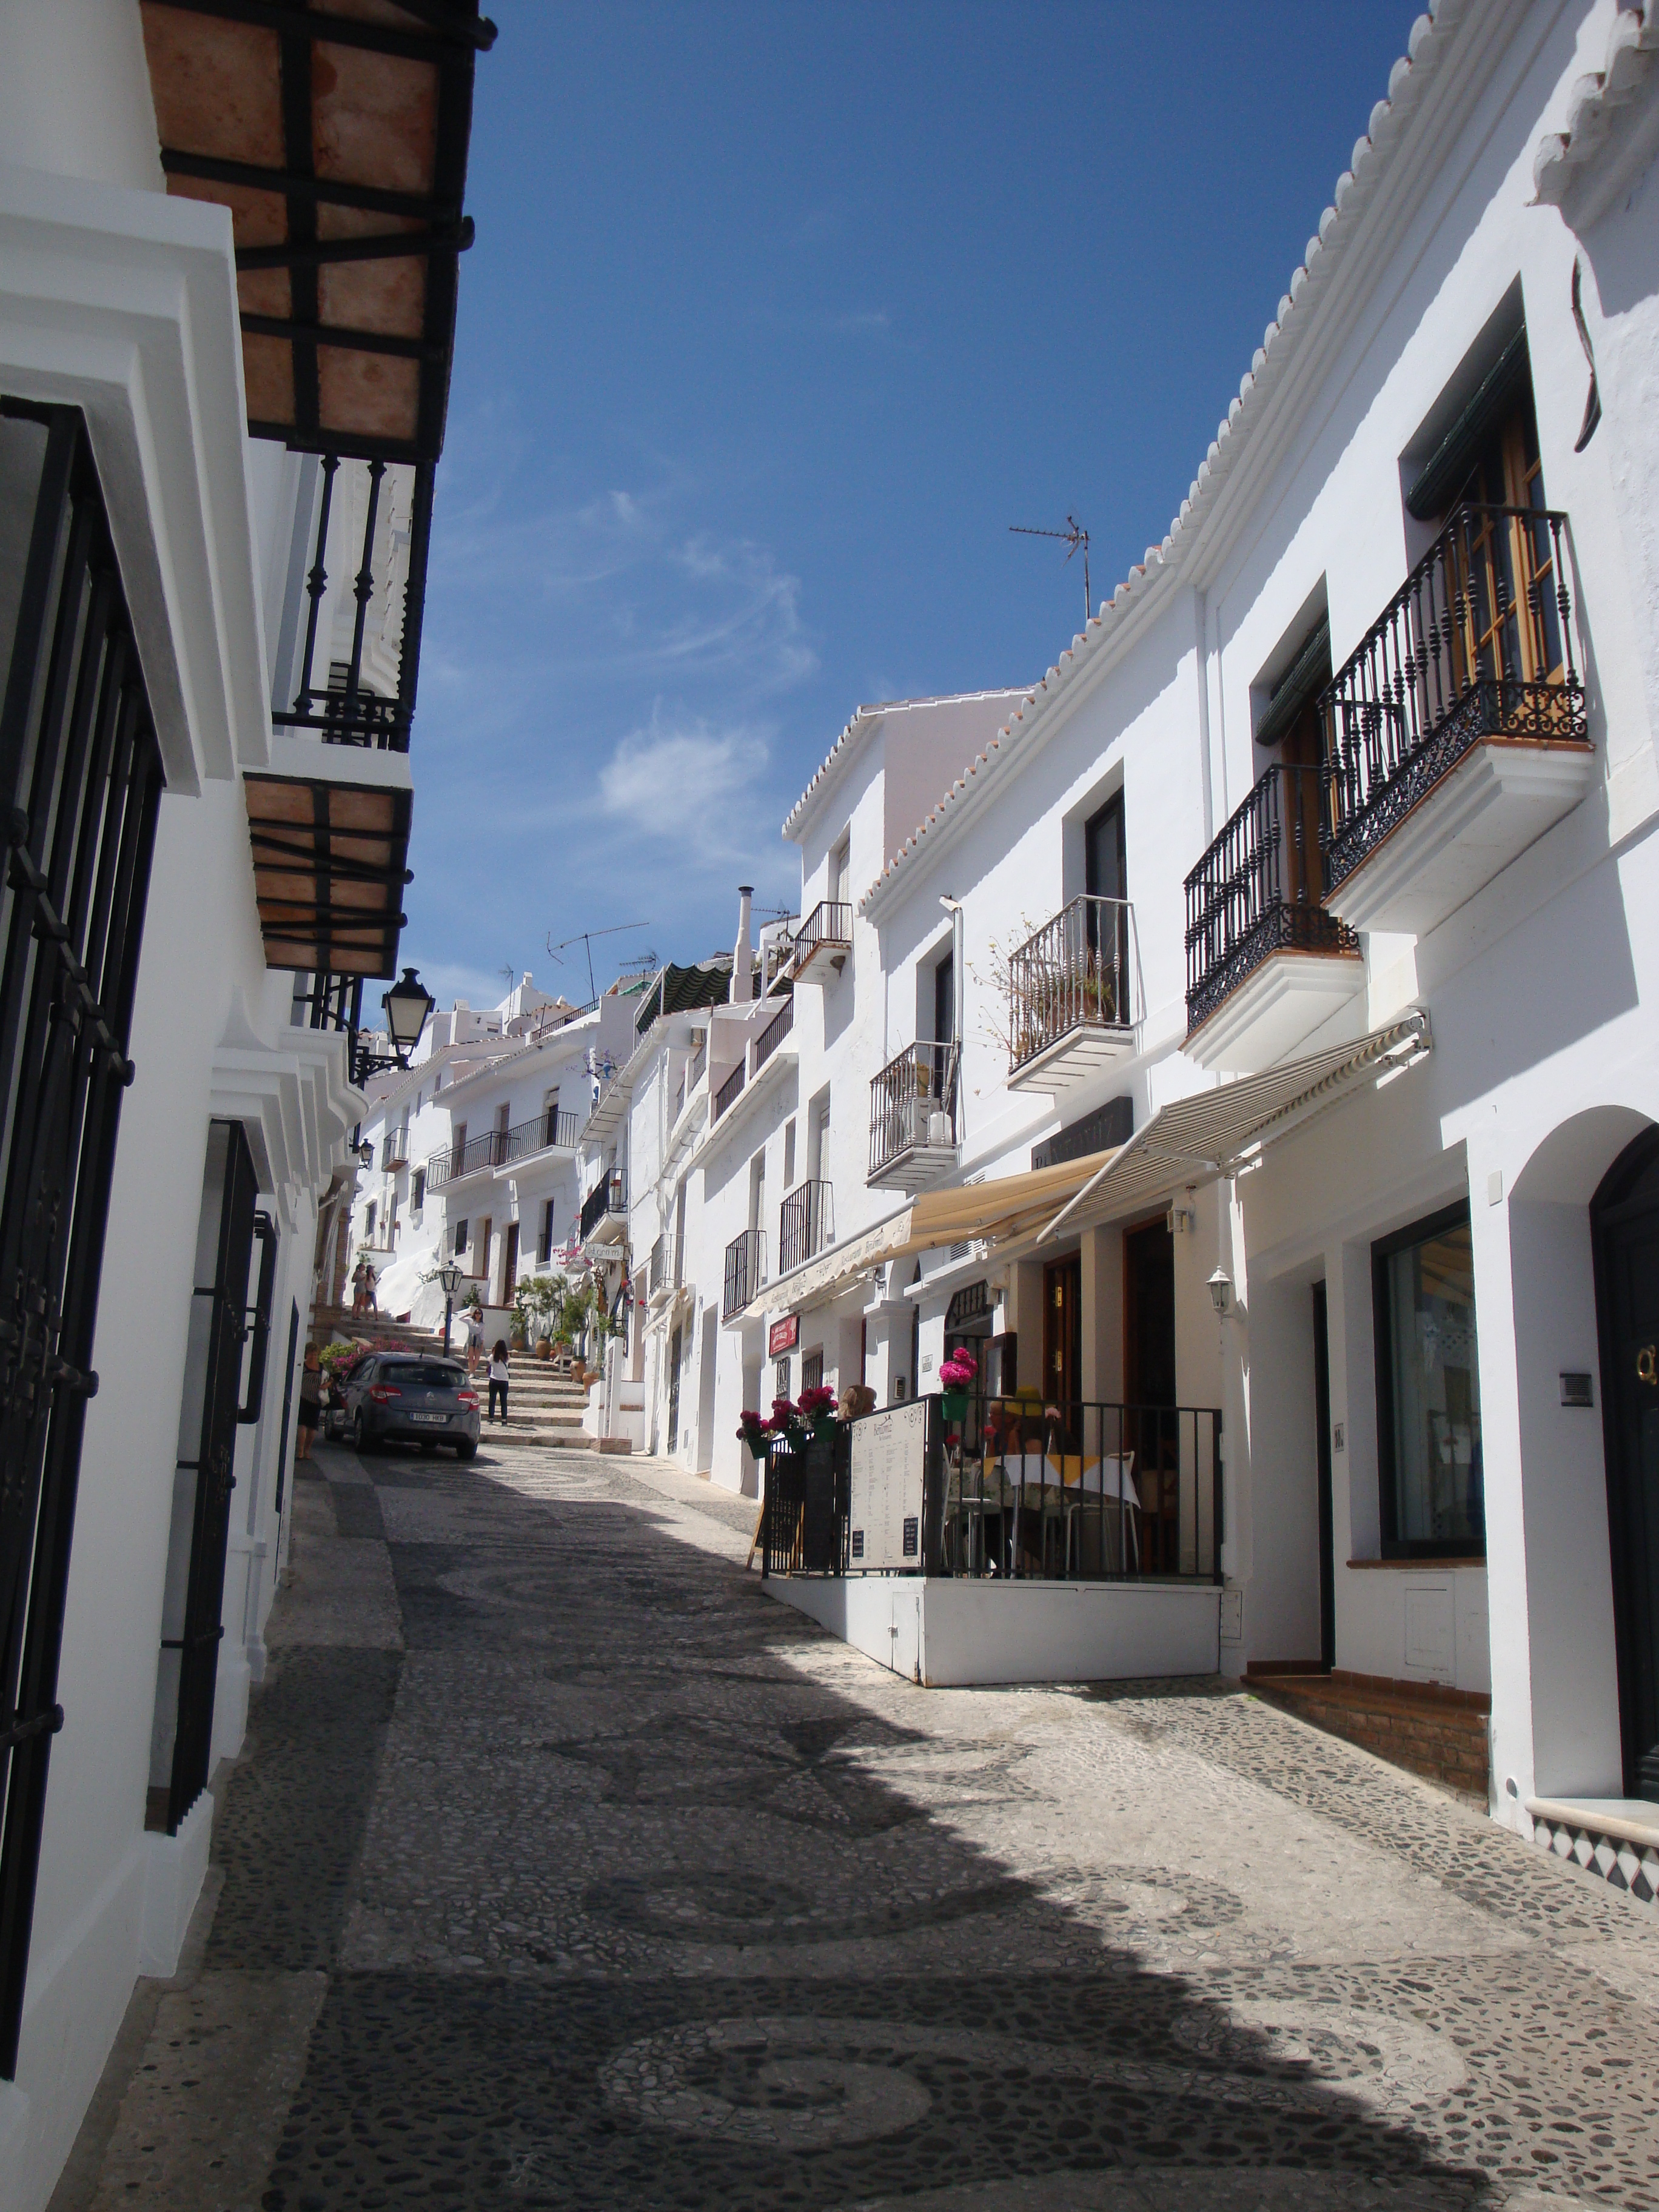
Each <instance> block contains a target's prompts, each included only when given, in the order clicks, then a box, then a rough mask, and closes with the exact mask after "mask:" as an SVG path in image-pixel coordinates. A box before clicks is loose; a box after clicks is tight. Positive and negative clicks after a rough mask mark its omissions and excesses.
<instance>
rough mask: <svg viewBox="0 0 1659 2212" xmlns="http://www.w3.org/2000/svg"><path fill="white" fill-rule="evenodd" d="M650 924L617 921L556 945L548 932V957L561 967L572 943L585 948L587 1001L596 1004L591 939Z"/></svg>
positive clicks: (597, 992)
mask: <svg viewBox="0 0 1659 2212" xmlns="http://www.w3.org/2000/svg"><path fill="white" fill-rule="evenodd" d="M650 926H651V925H650V924H649V923H648V922H644V921H618V922H616V923H614V924H613V925H612V926H611V928H609V929H584V930H581V931H580V932H579V933H578V934H577V935H576V936H574V937H567V938H564V939H561V941H560V942H559V943H558V944H557V945H555V943H554V942H553V939H552V934H551V933H549V935H548V939H547V950H548V954H549V957H550V958H552V959H554V960H556V961H557V962H558V963H559V965H560V967H561V968H562V967H563V965H564V960H563V957H562V956H563V955H564V954H565V953H567V952H568V951H569V950H570V948H571V946H572V945H582V946H584V947H585V948H586V953H587V996H588V1001H589V1003H590V1004H591V1005H594V1006H597V1005H598V1003H599V990H598V987H597V986H596V985H595V983H594V981H593V939H595V938H596V937H623V936H625V935H626V934H627V933H628V932H629V930H630V929H648V928H649V927H650ZM653 957H654V956H653Z"/></svg>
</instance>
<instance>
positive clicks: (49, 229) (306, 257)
mask: <svg viewBox="0 0 1659 2212" xmlns="http://www.w3.org/2000/svg"><path fill="white" fill-rule="evenodd" d="M411 28H412V30H413V33H414V35H415V36H416V38H417V39H418V38H419V37H420V35H421V33H420V27H419V26H418V25H414V24H413V23H412V21H411ZM381 38H382V33H381V32H380V30H378V29H377V28H376V27H374V26H368V25H366V26H364V27H363V40H364V43H363V45H362V48H361V52H362V55H363V57H364V59H363V63H362V69H363V71H364V74H365V77H366V79H367V81H368V82H367V89H368V92H369V94H370V95H371V96H370V100H369V105H370V106H371V107H372V106H374V99H373V96H372V95H373V91H374V72H375V70H376V69H377V68H378V67H379V66H380V63H379V60H378V59H377V40H380V39H381ZM3 39H4V49H5V58H4V66H3V69H0V686H3V690H0V757H3V763H4V769H3V773H4V776H5V779H6V805H7V808H8V810H9V811H8V817H7V819H8V823H9V838H10V847H11V857H10V860H9V869H8V874H7V883H6V889H5V892H4V904H3V908H0V933H3V935H4V940H5V958H4V963H3V965H4V969H5V973H6V975H7V978H8V981H7V984H6V987H5V995H4V998H3V1003H0V1058H3V1062H4V1066H5V1068H6V1077H5V1100H6V1103H5V1109H4V1115H3V1121H0V1243H3V1245H4V1248H5V1250H6V1252H7V1255H8V1258H7V1271H6V1273H7V1283H8V1288H7V1291H6V1294H5V1301H4V1306H5V1311H4V1315H3V1316H0V1325H3V1332H4V1336H5V1341H6V1344H7V1346H8V1352H7V1364H6V1370H5V1376H4V1382H3V1390H4V1411H5V1421H4V1424H3V1429H4V1434H5V1442H4V1444H3V1447H0V1451H3V1466H0V1499H3V1505H0V1591H3V1595H0V1612H3V1615H4V1619H5V1621H6V1628H5V1632H4V1636H3V1638H0V1649H3V1650H4V1651H5V1653H6V1658H5V1661H4V1665H5V1667H6V1669H7V1672H6V1676H5V1680H4V1681H3V1683H0V1716H3V1729H0V1805H3V1824H0V1836H3V1842H0V1856H3V1866H0V1897H3V1899H4V1902H3V1905H0V1923H3V1924H0V2205H3V2206H4V2207H6V2208H7V2212H11V2208H14V2207H15V2208H18V2209H19V2212H35V2208H38V2207H39V2206H40V2205H43V2204H44V2203H46V2201H47V2199H48V2197H50V2195H51V2192H52V2187H53V2185H54V2182H55V2180H56V2179H57V2176H58V2171H59V2169H60V2167H61V2166H62V2164H63V2161H64V2157H65V2155H66V2154H67V2152H68V2150H69V2148H70V2145H71V2144H72V2142H73V2141H74V2138H75V2135H76V2130H77V2128H78V2126H79V2125H80V2123H81V2120H82V2115H83V2113H84V2112H85V2110H86V2107H87V2104H88V2100H89V2098H90V2097H91V2095H92V2093H93V2091H94V2087H95V2086H96V2084H97V2081H98V2079H99V2076H100V2072H101V2069H102V2068H103V2065H104V2063H105V2059H106V2055H107V2053H108V2051H109V2049H110V2045H111V2043H112V2039H113V2038H114V2036H115V2033H116V2031H117V2029H118V2027H119V2024H120V2021H121V2019H122V2015H123V2014H124V2012H125V2008H126V2005H127V2002H128V1999H129V1996H130V1995H131V1990H132V1986H133V1983H134V1979H135V1977H136V1976H137V1975H138V1974H139V1973H141V1972H145V1973H151V1974H167V1973H170V1972H173V1970H174V1968H175V1966H176V1965H177V1960H178V1956H179V1945H180V1942H181V1941H182V1938H183V1936H184V1932H185V1927H186V1924H187V1923H188V1921H189V1919H190V1917H191V1911H192V1910H193V1909H194V1907H195V1905H196V1902H197V1896H198V1893H199V1891H200V1887H201V1883H202V1878H203V1875H204V1869H205V1867H206V1863H207V1857H208V1842H209V1834H210V1825H211V1820H212V1817H213V1798H212V1796H211V1794H210V1792H209V1791H208V1790H207V1788H206V1784H207V1782H208V1778H209V1777H210V1774H211V1773H212V1771H213V1769H214V1767H215V1766H216V1764H217V1763H218V1762H219V1761H220V1760H221V1759H224V1758H225V1757H227V1756H229V1755H231V1754H233V1753H235V1751H236V1750H237V1749H238V1747H240V1743H241V1741H242V1736H243V1732H244V1726H245V1720H246V1702H247V1693H248V1689H249V1686H250V1684H251V1683H252V1681H255V1680H258V1678H259V1676H260V1674H261V1673H262V1671H263V1668H264V1640H263V1639H264V1626H265V1620H266V1616H267V1613H268V1612H269V1609H270V1602H271V1599H272V1595H273V1594H274V1591H275V1588H276V1578H277V1576H278V1574H279V1572H280V1570H281V1566H282V1562H283V1556H284V1553H285V1548H286V1544H287V1539H288V1528H289V1507H290V1504H291V1496H292V1480H293V1468H292V1461H293V1452H294V1442H295V1426H296V1423H297V1413H298V1396H299V1390H298V1378H299V1370H300V1366H301V1358H302V1353H303V1348H304V1345H305V1342H306V1340H307V1332H308V1328H309V1322H310V1314H311V1308H312V1303H313V1290H314V1287H315V1269H316V1267H317V1263H318V1260H319V1220H320V1221H323V1222H326V1220H327V1219H328V1218H330V1217H331V1213H332V1212H334V1211H337V1206H338V1202H339V1196H340V1194H341V1192H342V1191H343V1188H345V1187H346V1186H347V1183H348V1182H349V1172H350V1165H351V1159H350V1146H351V1142H352V1138H353V1133H354V1130H355V1127H356V1123H357V1121H358V1119H359V1117H360V1115H361V1114H362V1105H363V1101H362V1092H361V1091H360V1089H359V1088H357V1087H356V1085H355V1083H354V1081H353V1076H354V1073H356V1072H360V1070H359V1069H356V1068H354V1059H353V1047H354V1043H355V1039H354V1038H353V1037H352V1036H349V1034H347V1033H346V1021H347V1018H348V1017H349V1018H351V1019H353V1020H355V1017H356V1011H357V1007H358V1005H359V1001H360V1000H361V996H362V990H363V987H364V985H365V982H366V981H367V979H370V978H374V977H380V976H386V977H389V976H390V975H392V974H393V973H395V969H393V967H392V964H391V963H392V956H393V955H395V951H396V948H397V942H398V927H399V926H400V923H401V920H402V917H401V915H400V913H399V911H398V908H399V906H400V903H401V892H402V886H403V884H404V881H405V880H406V874H405V870H406V850H407V843H408V831H409V820H410V803H411V779H410V771H409V763H408V752H407V748H408V732H409V726H410V717H411V715H412V712H413V702H414V671H415V658H416V651H417V648H418V638H417V636H416V635H415V626H414V624H413V623H411V616H417V615H418V608H419V605H420V599H421V592H422V588H423V576H424V564H425V532H426V530H427V527H428V522H429V516H430V506H431V489H432V465H433V463H434V461H435V456H436V453H437V450H438V445H439V443H440V441H441V428H442V410H443V399H444V393H445V390H446V389H447V375H448V355H447V345H448V329H449V322H448V317H447V309H449V308H451V307H453V274H454V261H453V251H452V252H450V255H449V260H448V266H447V270H445V269H441V268H438V267H436V266H435V263H436V262H437V261H439V260H441V258H442V257H441V255H434V256H430V257H427V256H415V257H412V258H407V257H406V258H403V259H400V261H399V264H398V265H399V268H400V269H401V270H404V272H405V275H406V276H408V278H409V283H408V285H407V287H406V289H405V304H406V305H407V307H408V309H409V313H410V315H411V316H412V317H413V318H414V319H415V320H416V327H415V328H412V329H411V328H409V327H407V325H406V323H400V320H399V317H400V315H401V314H402V312H403V311H402V310H401V309H400V310H399V311H398V313H394V314H393V315H392V318H391V319H390V321H389V322H383V324H382V326H381V328H380V330H379V331H375V332H371V333H368V343H366V344H363V345H361V346H360V345H358V344H356V340H357V339H359V338H362V337H364V333H363V332H362V331H361V330H358V329H356V327H355V325H353V303H352V301H351V299H350V298H349V293H350V289H351V286H352V284H354V283H356V282H357V281H358V277H357V276H353V275H350V274H349V273H348V276H346V277H345V278H343V280H342V285H343V289H341V290H339V291H337V292H334V293H333V294H332V295H331V297H332V301H333V305H332V310H331V312H332V313H333V316H334V319H335V320H336V321H337V322H339V323H340V324H342V325H346V326H349V327H347V328H346V329H345V331H344V336H343V340H342V343H339V344H336V345H332V346H331V344H330V343H329V342H328V340H327V338H326V337H319V333H320V332H322V331H323V330H324V328H325V322H326V320H327V318H326V317H325V318H324V319H322V320H319V301H318V297H317V288H316V286H315V285H314V283H311V284H307V282H306V281H305V280H304V279H303V278H300V277H296V276H295V274H294V272H295V271H296V270H305V269H308V270H313V272H314V270H315V269H316V268H317V267H318V266H319V265H322V266H328V265H331V256H330V253H329V252H328V251H327V248H326V239H324V240H321V241H319V239H318V234H317V231H316V229H315V228H314V225H313V228H309V229H306V230H304V232H303V235H301V229H300V228H295V230H294V231H292V232H290V231H289V228H288V222H289V217H290V216H291V215H292V212H293V211H292V210H290V209H289V205H288V203H287V199H286V197H285V191H284V186H283V181H282V180H283V178H285V177H289V176H290V175H291V174H292V173H293V172H294V171H295V169H296V168H301V167H305V166H306V164H307V163H309V161H310V159H311V152H310V149H306V152H305V155H304V159H303V161H301V159H300V157H299V156H298V155H297V153H296V149H295V148H294V147H293V146H292V145H289V147H288V148H287V149H285V150H284V149H282V148H281V146H280V144H279V143H278V141H279V139H280V131H281V127H282V125H281V123H280V118H281V114H282V104H281V90H280V86H279V85H278V84H277V82H276V76H275V64H274V61H273V63H272V72H271V74H270V76H268V77H261V76H259V75H258V71H257V70H254V71H253V72H252V74H250V72H249V70H248V68H247V67H246V62H247V55H248V52H249V50H248V48H247V47H246V44H244V45H243V46H240V47H239V46H238V45H237V40H236V37H235V32H234V27H230V26H227V25H225V24H223V23H222V22H219V21H216V20H214V19H212V18H210V17H208V16H205V15H194V14H190V13H186V12H183V11H175V10H171V9H166V8H161V7H155V8H140V7H137V6H134V5H131V4H127V0H50V4H31V3H30V0H22V3H21V4H17V5H15V6H13V7H11V8H9V9H8V10H7V11H6V17H5V24H4V33H3ZM271 52H272V54H273V55H274V52H275V44H274V42H273V44H272V47H271ZM239 56H240V59H239ZM401 65H403V66H404V67H413V68H415V69H425V70H428V71H429V72H430V74H431V77H432V82H433V84H434V86H435V87H438V86H440V85H441V86H442V88H443V96H444V97H446V98H448V97H453V96H457V72H458V71H459V72H460V73H461V74H462V75H464V76H465V87H464V88H462V89H463V90H464V92H465V94H466V96H469V97H470V88H471V69H472V58H471V54H470V53H469V54H467V55H465V57H464V58H457V57H456V55H455V54H454V53H453V52H451V51H450V50H448V49H442V50H441V49H440V48H439V46H436V45H434V46H433V47H432V49H431V51H430V52H429V53H428V54H425V55H423V56H422V57H416V56H410V55H406V56H405V57H404V62H403V64H401ZM364 89H365V85H364V83H363V82H359V84H358V88H357V93H356V94H351V93H348V94H346V95H345V96H346V100H347V104H348V105H350V104H351V103H352V101H353V100H356V99H357V98H359V97H360V96H361V95H362V93H363V91H364ZM287 124H288V127H289V128H290V130H291V131H298V129H299V120H298V118H297V117H295V116H294V115H292V114H289V117H288V118H287ZM265 125H270V131H268V132H267V133H266V137H265V139H264V140H263V141H261V140H260V139H259V131H260V130H261V129H264V126H265ZM256 126H258V127H257V128H256ZM272 132H275V133H276V137H274V138H273V137H271V135H270V134H271V133H272ZM240 134H246V135H240ZM458 149H459V154H458ZM386 150H387V149H386V148H385V146H384V145H380V146H379V147H378V149H377V144H376V141H375V137H374V127H373V125H372V124H371V126H370V127H369V128H368V131H366V133H365V134H364V135H363V136H362V137H361V138H360V139H358V140H357V141H356V158H357V159H358V160H360V161H362V162H364V163H365V164H366V165H367V168H368V170H373V168H374V162H375V161H376V160H377V159H379V158H380V155H382V154H384V153H386ZM415 150H416V165H417V166H418V161H419V149H415ZM427 150H428V154H430V155H431V157H432V160H433V161H434V162H436V161H437V160H438V155H437V153H436V150H435V148H429V149H427ZM409 154H410V147H409V146H408V145H407V144H406V143H404V142H401V141H400V142H399V147H398V159H399V160H400V161H404V162H405V164H407V161H408V156H409ZM267 156H269V157H270V158H269V159H267ZM458 158H459V164H460V167H459V173H449V174H439V173H437V172H436V170H434V173H433V174H432V175H431V176H430V178H429V179H428V189H430V190H431V191H434V192H435V193H438V194H450V195H453V198H454V199H455V201H456V202H457V204H459V196H460V189H461V185H462V183H463V181H464V169H465V127H464V123H463V127H462V128H461V130H460V131H459V137H456V138H453V139H452V141H451V142H450V144H449V147H448V149H447V152H446V154H445V155H444V160H445V161H447V162H448V163H449V165H450V168H451V170H452V172H453V171H454V167H455V162H456V161H457V159H458ZM261 161H265V162H266V170H265V171H261V170H260V169H259V166H258V165H259V163H260V162H261ZM227 165H228V167H229V168H232V169H234V170H235V171H236V173H237V175H238V176H239V177H240V185H238V187H237V190H238V191H241V192H242V194H243V197H242V198H241V199H240V200H239V201H238V203H237V207H238V212H237V214H236V216H235V217H234V220H233V215H232V212H231V211H230V209H229V207H228V204H226V201H227V197H228V193H229V187H228V185H226V183H225V181H224V177H225V173H226V172H227ZM266 172H269V173H266ZM404 177H405V183H407V181H408V170H407V167H406V168H405V172H404ZM314 181H315V185H316V190H315V191H314V192H310V191H307V194H306V195H305V197H306V199H307V205H308V206H309V207H311V208H313V210H314V207H315V206H316V205H317V204H319V203H321V204H323V205H324V206H325V208H326V207H327V206H328V205H329V204H331V201H333V200H335V199H337V198H339V197H349V196H350V194H351V193H352V191H354V190H355V189H356V186H355V185H353V184H352V183H351V182H349V180H348V179H344V178H342V177H337V176H335V175H332V174H331V171H330V169H329V166H328V158H327V156H326V155H325V157H324V158H323V160H322V161H321V162H320V165H319V167H318V168H317V171H316V175H315V179H314ZM379 182H380V179H378V178H377V177H376V176H375V175H373V174H369V173H363V174H362V175H361V176H359V177H358V179H357V184H358V185H362V186H365V187H367V188H368V189H369V190H370V191H373V190H374V189H375V188H376V187H377V185H378V183H379ZM262 195H263V197H261V196H262ZM261 209H263V210H264V217H268V218H270V220H263V218H261V220H263V228H260V222H259V221H256V222H255V228H256V229H257V230H258V231H259V238H260V242H259V243H258V244H255V243H254V242H253V241H252V240H250V239H249V238H248V236H247V235H246V231H245V229H243V228H238V227H237V226H238V225H242V224H245V223H246V222H247V221H248V220H249V219H250V216H257V215H258V210H261ZM305 220H308V218H300V217H295V222H296V223H302V222H304V221H305ZM326 228H327V226H326V222H325V225H324V230H325V233H326ZM404 243H405V244H406V240H405V241H404ZM452 245H453V241H452ZM313 248H317V249H319V250H316V251H313ZM239 252H240V253H241V257H242V258H241V260H240V264H239V260H238V253H239ZM400 252H401V248H400ZM339 266H340V267H341V268H343V269H345V270H347V271H348V272H349V271H351V270H356V271H358V272H362V271H363V270H369V269H372V267H373V263H372V260H370V259H362V258H355V256H354V257H351V258H344V259H342V260H340V262H339ZM291 280H292V289H290V283H291ZM278 292H280V293H281V294H282V295H283V296H282V298H281V299H280V301H279V300H278V299H277V298H276V297H275V296H274V295H276V293H278ZM422 301H425V303H426V304H425V306H424V307H423V306H422ZM428 308H429V310H430V312H431V313H432V316H433V319H434V328H435V329H436V328H437V327H438V326H439V325H441V331H442V339H441V343H436V344H434V343H429V342H428V335H427V333H426V331H425V329H424V326H423V325H422V323H421V318H422V316H423V315H424V314H425V313H426V312H427V310H428ZM325 572H326V573H325ZM347 585H349V588H347V589H345V591H344V597H343V596H342V594H343V586H347ZM300 972H303V973H304V974H305V975H306V976H307V978H308V982H307V988H306V991H305V993H304V995H303V1000H302V1002H301V1003H299V1004H297V1005H296V1000H295V975H296V973H300Z"/></svg>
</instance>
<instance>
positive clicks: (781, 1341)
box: [766, 1313, 800, 1359]
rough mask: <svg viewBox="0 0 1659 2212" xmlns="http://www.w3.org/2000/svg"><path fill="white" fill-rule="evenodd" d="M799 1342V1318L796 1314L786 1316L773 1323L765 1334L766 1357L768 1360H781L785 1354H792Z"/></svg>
mask: <svg viewBox="0 0 1659 2212" xmlns="http://www.w3.org/2000/svg"><path fill="white" fill-rule="evenodd" d="M799 1342H800V1316H799V1314H798V1313H793V1314H786V1315H785V1316H784V1317H783V1319H782V1320H781V1321H775V1322H773V1324H772V1326H771V1328H769V1329H768V1330H767V1332H766V1356H767V1358H769V1359H781V1358H782V1357H783V1355H784V1353H785V1352H793V1350H794V1348H795V1346H797V1345H798V1344H799Z"/></svg>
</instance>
